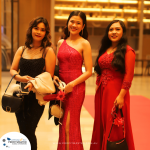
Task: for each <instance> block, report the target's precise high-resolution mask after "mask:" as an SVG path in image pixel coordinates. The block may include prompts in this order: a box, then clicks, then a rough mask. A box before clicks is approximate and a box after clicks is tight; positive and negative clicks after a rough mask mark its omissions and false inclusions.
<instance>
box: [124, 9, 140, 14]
mask: <svg viewBox="0 0 150 150" xmlns="http://www.w3.org/2000/svg"><path fill="white" fill-rule="evenodd" d="M124 12H125V13H137V12H138V11H137V10H136V9H124Z"/></svg>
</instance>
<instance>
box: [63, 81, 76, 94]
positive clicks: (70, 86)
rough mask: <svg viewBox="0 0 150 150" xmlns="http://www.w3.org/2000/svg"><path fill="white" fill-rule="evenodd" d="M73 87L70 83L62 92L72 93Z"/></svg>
mask: <svg viewBox="0 0 150 150" xmlns="http://www.w3.org/2000/svg"><path fill="white" fill-rule="evenodd" d="M73 87H74V84H73V83H72V82H69V83H68V84H67V85H66V87H65V90H64V92H65V94H67V93H70V92H72V91H73Z"/></svg>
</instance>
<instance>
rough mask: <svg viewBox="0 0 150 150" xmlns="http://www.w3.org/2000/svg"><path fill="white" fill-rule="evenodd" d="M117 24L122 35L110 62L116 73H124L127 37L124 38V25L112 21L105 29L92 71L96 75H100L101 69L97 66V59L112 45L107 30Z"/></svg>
mask: <svg viewBox="0 0 150 150" xmlns="http://www.w3.org/2000/svg"><path fill="white" fill-rule="evenodd" d="M116 22H119V23H120V25H121V27H122V29H123V35H122V37H121V39H120V41H119V43H118V45H117V49H116V51H115V52H114V59H113V61H112V66H113V67H114V68H116V69H117V71H119V72H121V73H125V53H126V46H127V36H126V27H125V24H124V23H123V22H122V21H121V20H113V21H111V22H110V24H109V25H108V26H107V28H106V32H105V35H104V37H103V39H102V41H101V44H102V46H101V48H100V50H99V54H98V57H97V59H96V62H95V67H94V70H95V71H96V73H97V74H99V75H100V74H101V69H100V67H99V64H98V59H99V57H100V56H101V55H102V54H104V53H105V51H106V50H107V49H108V48H109V47H110V46H111V45H112V42H111V40H110V39H109V38H108V32H109V28H110V26H111V25H112V24H113V23H116Z"/></svg>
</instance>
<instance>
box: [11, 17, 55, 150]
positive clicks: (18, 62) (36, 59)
mask: <svg viewBox="0 0 150 150" xmlns="http://www.w3.org/2000/svg"><path fill="white" fill-rule="evenodd" d="M50 46H51V42H50V27H49V24H48V22H47V20H46V19H45V18H43V17H38V18H36V19H33V20H32V21H31V22H30V24H29V28H28V30H27V34H26V41H25V46H21V47H19V49H18V50H17V52H16V54H15V56H14V60H13V62H12V66H11V69H10V74H11V76H13V75H14V74H17V75H16V76H15V79H16V80H17V82H25V83H27V82H28V81H29V80H32V79H33V78H34V77H36V76H37V75H39V74H41V73H42V72H44V71H46V72H49V73H50V74H51V76H52V77H53V75H54V69H55V63H56V57H55V54H54V51H53V49H52V48H51V47H50ZM27 86H28V89H29V91H30V92H29V94H28V95H26V96H25V97H24V104H23V108H22V109H21V110H20V111H19V112H17V113H16V118H17V122H18V125H19V129H20V133H22V134H24V135H25V136H26V137H27V138H28V139H29V141H30V143H31V149H32V150H37V140H36V136H35V130H36V127H37V124H38V122H39V120H40V118H41V116H42V114H43V111H44V106H40V105H39V104H38V100H37V99H36V98H35V93H33V92H32V91H31V88H32V84H31V83H28V85H27Z"/></svg>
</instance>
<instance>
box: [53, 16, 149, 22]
mask: <svg viewBox="0 0 150 150" xmlns="http://www.w3.org/2000/svg"><path fill="white" fill-rule="evenodd" d="M54 18H55V19H56V20H67V19H68V16H55V17H54ZM115 19H117V20H121V21H125V19H124V18H113V17H112V18H100V17H97V18H96V17H87V21H112V20H115ZM127 21H128V22H137V19H134V18H128V19H127ZM143 22H150V19H143Z"/></svg>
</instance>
